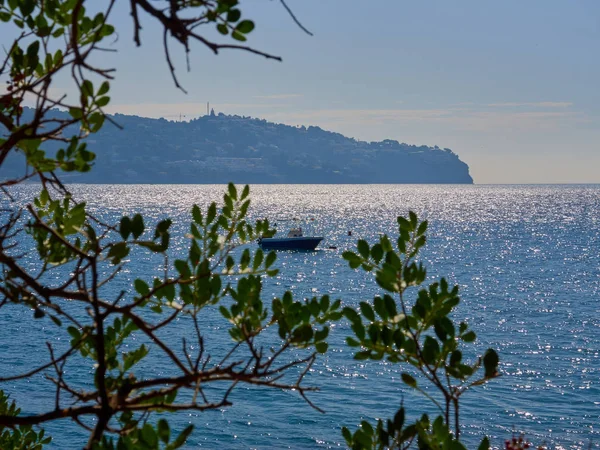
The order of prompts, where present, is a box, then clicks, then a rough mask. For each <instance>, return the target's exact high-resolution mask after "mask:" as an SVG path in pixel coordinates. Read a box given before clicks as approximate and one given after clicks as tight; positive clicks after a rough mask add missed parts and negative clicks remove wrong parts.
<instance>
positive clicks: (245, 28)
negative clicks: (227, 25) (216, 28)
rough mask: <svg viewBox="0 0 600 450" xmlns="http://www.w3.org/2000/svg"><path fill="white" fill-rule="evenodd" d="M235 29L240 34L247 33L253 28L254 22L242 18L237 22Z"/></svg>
mask: <svg viewBox="0 0 600 450" xmlns="http://www.w3.org/2000/svg"><path fill="white" fill-rule="evenodd" d="M235 29H236V30H237V31H239V32H240V33H242V34H248V33H250V32H251V31H252V30H254V22H252V21H251V20H242V21H241V22H240V23H238V24H237V26H236V27H235Z"/></svg>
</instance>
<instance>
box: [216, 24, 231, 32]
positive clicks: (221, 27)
mask: <svg viewBox="0 0 600 450" xmlns="http://www.w3.org/2000/svg"><path fill="white" fill-rule="evenodd" d="M217 30H219V33H221V34H224V35H225V34H227V33H229V30H228V29H227V25H225V24H223V23H220V24H218V25H217Z"/></svg>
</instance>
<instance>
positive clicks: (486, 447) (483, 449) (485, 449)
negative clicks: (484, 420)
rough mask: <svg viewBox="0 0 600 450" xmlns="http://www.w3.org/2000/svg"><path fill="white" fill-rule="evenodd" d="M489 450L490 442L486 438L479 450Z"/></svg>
mask: <svg viewBox="0 0 600 450" xmlns="http://www.w3.org/2000/svg"><path fill="white" fill-rule="evenodd" d="M489 449H490V440H489V439H488V437H487V436H486V437H484V438H483V439H482V440H481V444H479V447H477V450H489Z"/></svg>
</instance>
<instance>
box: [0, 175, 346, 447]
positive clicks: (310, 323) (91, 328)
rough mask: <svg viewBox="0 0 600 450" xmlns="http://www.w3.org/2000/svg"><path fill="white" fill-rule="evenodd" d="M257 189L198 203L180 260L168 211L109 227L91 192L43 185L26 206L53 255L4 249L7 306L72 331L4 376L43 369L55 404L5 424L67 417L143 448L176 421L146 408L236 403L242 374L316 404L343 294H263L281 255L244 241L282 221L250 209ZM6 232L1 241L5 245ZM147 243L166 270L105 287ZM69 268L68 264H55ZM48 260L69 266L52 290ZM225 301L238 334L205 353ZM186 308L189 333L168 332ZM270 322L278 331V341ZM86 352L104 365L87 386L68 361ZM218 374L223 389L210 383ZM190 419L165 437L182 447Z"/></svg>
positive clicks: (32, 227) (43, 246)
mask: <svg viewBox="0 0 600 450" xmlns="http://www.w3.org/2000/svg"><path fill="white" fill-rule="evenodd" d="M248 196H249V188H248V186H246V187H245V188H244V190H243V192H241V193H238V191H237V189H236V188H235V187H234V186H233V185H232V184H230V185H229V188H228V192H227V193H226V194H225V195H224V199H223V206H222V207H221V208H220V209H219V208H218V207H217V205H216V204H215V203H212V204H211V205H210V206H209V207H208V208H207V210H206V211H202V210H201V209H200V208H199V207H198V206H194V207H193V208H192V219H193V220H192V222H191V224H190V233H189V235H188V236H189V248H188V251H187V255H186V257H185V258H182V259H176V260H175V261H174V262H173V264H172V265H171V264H170V263H169V259H168V250H169V242H170V236H171V234H170V231H169V230H170V225H171V222H170V220H168V219H167V220H163V221H161V222H159V223H158V224H157V225H156V226H155V227H153V228H152V229H151V230H147V228H146V226H145V224H144V220H143V218H142V217H141V216H140V215H135V216H133V217H132V218H129V217H123V218H122V219H121V221H120V224H119V225H118V226H114V227H101V226H99V225H98V224H97V223H92V222H91V221H90V220H89V218H88V215H87V214H86V213H85V204H84V203H77V204H73V202H72V201H71V200H70V199H68V198H65V199H63V200H55V199H53V198H52V196H51V194H50V193H49V192H48V191H46V190H44V191H42V193H41V195H40V196H39V197H38V198H36V200H35V202H34V205H35V207H32V208H30V213H31V217H32V219H31V220H30V221H29V223H28V226H27V231H28V234H29V235H30V236H31V238H32V239H33V241H34V242H35V243H36V244H37V246H36V247H37V252H38V255H39V258H40V260H41V261H43V262H44V265H43V266H42V267H40V268H38V269H37V272H36V273H31V272H28V271H27V269H26V268H25V267H24V266H23V265H21V264H20V263H19V261H18V258H14V259H6V260H3V261H2V262H3V265H4V267H5V270H4V271H3V278H2V286H4V287H3V294H4V299H3V301H2V305H6V304H7V303H13V304H20V305H22V306H24V307H26V308H31V309H33V311H34V317H36V318H39V319H42V320H46V319H45V318H48V319H50V320H51V321H52V322H50V323H53V324H54V325H55V326H56V327H58V328H59V329H61V330H64V331H66V332H67V333H68V334H69V335H70V338H71V339H70V348H69V349H68V350H67V351H66V352H64V353H63V354H62V355H57V354H55V351H54V349H53V346H52V345H51V344H48V351H49V355H48V360H49V361H48V362H47V363H45V364H42V365H40V366H39V367H38V368H37V369H35V370H34V371H30V372H27V373H24V374H16V375H12V376H8V377H3V378H1V379H0V382H6V381H12V380H17V379H20V378H27V377H30V376H32V375H33V374H35V373H38V372H44V373H46V378H47V380H48V382H49V383H51V384H52V385H53V386H54V389H55V392H56V395H55V402H54V405H53V406H50V405H48V406H49V408H48V410H47V411H46V412H44V413H41V414H36V415H28V416H22V415H17V414H0V425H2V426H5V427H6V426H7V427H15V426H24V425H28V426H31V425H38V424H43V423H45V422H48V421H51V420H56V419H62V418H70V419H71V420H74V421H75V422H76V423H78V424H79V425H80V426H82V427H84V428H88V429H89V431H90V441H89V443H88V446H89V447H90V448H91V447H94V448H112V445H113V443H112V442H113V439H112V438H111V436H112V435H115V436H116V437H117V439H118V442H119V444H118V445H119V448H139V447H138V445H139V442H138V440H139V439H141V440H143V441H144V442H146V444H147V445H150V448H154V446H153V444H152V443H153V442H158V440H160V439H163V438H164V436H167V435H169V434H170V433H167V431H165V430H167V429H168V428H167V426H168V424H166V423H165V422H159V423H158V424H156V425H151V424H150V423H149V422H147V417H148V413H150V412H152V411H180V410H199V411H203V410H208V409H215V408H221V407H224V406H229V405H231V401H230V394H231V392H232V391H233V390H234V389H235V387H236V386H238V385H240V384H246V385H248V384H252V385H257V386H265V387H270V388H275V389H283V390H295V391H297V392H298V393H299V394H300V395H301V396H302V397H303V398H304V399H305V400H306V401H307V402H308V403H309V404H310V405H313V404H312V402H311V401H310V400H309V399H308V398H307V396H306V394H307V393H308V392H310V391H314V390H316V387H313V386H308V387H307V386H304V384H303V383H302V382H303V379H304V376H305V375H306V373H307V371H308V370H309V369H310V367H311V365H312V364H313V362H314V361H315V358H316V356H317V354H318V353H323V352H325V351H326V350H327V343H326V341H325V339H326V338H327V335H328V331H329V328H328V326H327V323H328V322H329V321H331V320H338V319H339V318H341V315H342V314H341V311H340V310H339V308H340V301H336V302H333V303H332V302H330V300H329V297H327V296H324V297H322V298H320V299H317V298H313V299H310V300H305V301H295V300H294V299H293V298H292V295H291V293H289V292H287V293H285V295H283V297H282V298H281V299H278V298H276V299H274V300H273V301H272V310H269V309H268V308H267V306H266V305H265V303H264V300H263V299H262V296H261V290H262V277H264V276H273V275H275V274H276V273H277V270H276V269H273V264H274V262H275V259H276V258H275V253H269V254H267V255H264V254H263V252H262V250H260V249H257V250H256V252H255V253H254V254H251V252H250V250H249V248H248V247H247V246H245V245H246V244H248V243H251V242H253V241H254V240H255V239H256V238H257V237H258V236H261V235H264V234H270V233H272V230H270V229H269V226H268V222H266V221H264V222H263V221H259V222H257V223H256V224H255V225H251V224H250V223H249V222H247V221H246V219H245V216H246V213H247V210H248V207H249V205H250V201H249V199H248ZM4 243H5V242H4V241H2V240H0V245H2V244H4ZM240 246H245V247H244V248H243V249H242V248H240ZM2 248H3V250H5V249H6V246H2ZM238 248H239V251H238V250H237V249H238ZM139 251H142V252H149V253H150V254H156V255H162V256H163V258H164V267H163V269H162V270H160V271H159V272H160V273H161V274H162V275H161V276H154V277H153V278H151V279H142V278H138V279H136V280H135V281H134V283H133V286H134V288H135V292H132V293H129V294H128V293H125V292H122V293H120V294H119V295H116V296H115V297H114V298H106V297H103V296H102V295H101V294H100V291H101V289H100V288H101V287H102V286H103V285H105V284H106V283H108V282H110V281H111V280H113V279H114V278H115V277H116V276H117V274H118V272H120V271H122V270H123V269H124V268H125V266H126V265H127V262H126V261H125V257H126V256H128V255H129V254H130V252H139ZM136 255H137V256H138V257H139V256H140V255H139V254H136ZM61 266H66V267H68V268H69V270H65V271H63V272H60V271H59V272H56V271H57V270H58V268H59V267H61ZM49 271H53V272H54V273H60V274H61V275H62V279H61V283H60V286H58V287H53V288H49V287H47V286H44V285H42V284H41V283H40V282H39V281H38V280H39V279H40V278H41V275H43V273H44V272H49ZM224 300H226V303H223V301H224ZM72 301H75V302H76V303H77V304H78V305H80V307H81V308H82V309H83V310H88V311H89V312H90V314H89V315H90V316H91V317H89V316H87V317H86V315H82V314H78V315H77V314H75V313H73V312H72V308H70V307H69V306H68V302H72ZM218 304H220V307H219V310H220V313H221V315H222V317H223V318H224V319H225V320H227V321H228V322H229V323H230V329H229V334H230V336H231V337H232V338H233V343H232V345H231V348H230V349H229V351H228V352H227V353H226V354H222V355H214V354H211V353H210V352H209V349H208V348H207V345H206V343H205V337H204V336H203V333H202V329H201V325H200V316H201V315H202V314H205V313H206V309H208V308H216V307H217V305H218ZM226 304H228V305H229V306H226ZM179 318H181V319H182V320H185V321H186V322H185V323H187V324H188V327H187V329H186V330H184V331H183V332H178V334H179V335H181V340H180V341H179V342H174V339H166V338H164V337H162V336H166V335H167V334H168V333H165V332H166V331H167V330H169V329H170V326H172V325H173V324H174V323H175V321H176V320H177V319H179ZM270 328H274V329H275V330H276V331H277V334H278V339H275V340H273V333H270V334H269V331H268V330H269V329H270ZM265 334H266V335H267V337H265ZM269 336H270V337H269ZM140 341H141V342H143V343H142V344H141V345H140V344H139V342H140ZM192 343H193V345H192ZM192 348H194V349H196V350H195V351H194V352H192V351H191V349H192ZM292 348H300V349H306V352H305V354H304V356H297V355H296V353H294V355H296V356H292V355H291V354H290V352H288V350H290V349H292ZM311 348H314V349H315V350H311ZM180 349H181V350H180ZM150 352H153V353H155V354H156V353H160V354H162V355H161V356H160V357H159V358H160V360H166V361H168V362H167V363H165V364H166V367H168V370H167V371H166V372H167V373H169V375H163V376H154V377H153V376H152V375H151V374H150V373H148V371H147V370H140V369H139V364H140V363H141V362H142V361H143V360H144V358H145V357H146V356H147V355H148V354H149V353H150ZM156 357H157V355H155V358H156ZM82 359H83V360H86V359H87V360H90V361H91V362H92V364H95V366H96V369H95V373H94V378H93V380H90V384H89V385H88V386H86V387H85V388H82V387H81V385H80V383H78V382H76V381H75V380H74V379H72V376H73V375H71V374H72V373H73V372H72V371H69V370H65V369H66V368H68V367H72V366H71V365H74V364H82ZM48 372H54V373H53V374H50V373H48ZM212 383H219V385H220V386H223V385H224V384H225V385H227V388H226V389H224V390H221V391H214V390H211V389H210V386H211V384H212ZM317 409H318V408H317ZM90 416H93V417H96V419H97V420H96V422H95V425H94V426H93V427H92V428H90V427H89V426H88V425H86V424H87V423H89V421H87V420H86V417H90ZM190 431H191V429H190V430H184V431H183V436H184V437H182V438H179V439H176V440H175V441H174V442H173V443H169V441H168V440H166V441H164V440H163V442H164V443H165V445H166V447H165V448H177V447H178V446H179V444H182V443H183V442H185V436H187V434H189V432H190ZM136 436H137V437H136ZM155 437H156V439H155ZM178 443H179V444H178ZM151 444H152V445H151ZM128 445H129V447H127V446H128Z"/></svg>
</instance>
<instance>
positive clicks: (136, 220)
mask: <svg viewBox="0 0 600 450" xmlns="http://www.w3.org/2000/svg"><path fill="white" fill-rule="evenodd" d="M130 224H131V225H130V229H131V233H132V234H133V238H134V239H137V238H138V237H140V236H141V235H142V234H143V233H144V219H143V217H142V216H141V215H140V214H136V215H135V216H133V219H132V220H131V222H130Z"/></svg>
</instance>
